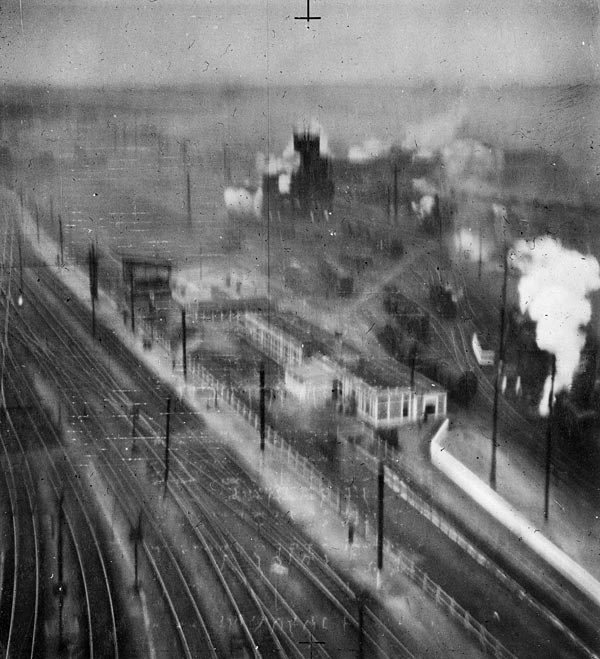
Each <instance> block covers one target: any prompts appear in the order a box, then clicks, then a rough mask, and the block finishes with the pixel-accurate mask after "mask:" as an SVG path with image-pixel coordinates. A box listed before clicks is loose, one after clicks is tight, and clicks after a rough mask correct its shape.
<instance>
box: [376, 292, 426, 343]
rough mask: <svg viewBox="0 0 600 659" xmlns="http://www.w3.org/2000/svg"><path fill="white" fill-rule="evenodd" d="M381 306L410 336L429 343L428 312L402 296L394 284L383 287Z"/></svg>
mask: <svg viewBox="0 0 600 659" xmlns="http://www.w3.org/2000/svg"><path fill="white" fill-rule="evenodd" d="M383 308H384V309H385V310H386V311H387V313H388V314H390V316H393V318H394V320H395V321H396V323H397V324H398V326H399V327H400V328H401V329H402V330H404V331H405V332H407V333H408V334H409V335H410V336H411V337H412V338H414V339H416V340H417V341H419V342H421V343H426V344H428V343H429V338H430V335H429V314H428V313H427V312H426V311H424V310H423V309H422V308H421V307H419V306H418V305H417V304H416V303H415V302H413V301H412V300H410V299H409V298H407V297H406V296H404V295H403V294H402V293H401V292H400V291H399V290H398V288H397V287H396V286H394V285H389V286H386V287H385V288H384V292H383Z"/></svg>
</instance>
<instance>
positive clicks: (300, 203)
mask: <svg viewBox="0 0 600 659" xmlns="http://www.w3.org/2000/svg"><path fill="white" fill-rule="evenodd" d="M293 139H294V152H295V153H297V154H298V157H299V164H298V166H297V167H296V168H295V169H294V170H293V171H292V172H291V174H290V173H288V172H276V173H273V172H266V173H265V174H264V175H263V185H262V187H263V195H264V197H263V214H264V215H265V217H268V214H269V213H278V214H279V215H281V214H284V215H285V216H289V215H290V213H291V214H293V215H294V216H297V215H300V216H304V217H310V218H311V219H312V221H315V219H318V220H320V219H322V218H323V216H324V214H327V213H328V212H329V211H331V210H332V207H333V195H334V183H333V178H332V168H331V160H330V159H329V158H327V157H325V156H323V155H322V154H321V136H320V134H319V131H315V130H307V131H306V130H305V131H304V132H302V133H300V132H296V131H294V135H293Z"/></svg>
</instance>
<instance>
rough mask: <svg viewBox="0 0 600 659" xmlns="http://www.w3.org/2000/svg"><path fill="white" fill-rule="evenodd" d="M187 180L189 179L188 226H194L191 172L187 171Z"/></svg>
mask: <svg viewBox="0 0 600 659" xmlns="http://www.w3.org/2000/svg"><path fill="white" fill-rule="evenodd" d="M186 180H187V220H188V226H189V227H191V226H192V191H191V188H190V173H189V172H187V174H186Z"/></svg>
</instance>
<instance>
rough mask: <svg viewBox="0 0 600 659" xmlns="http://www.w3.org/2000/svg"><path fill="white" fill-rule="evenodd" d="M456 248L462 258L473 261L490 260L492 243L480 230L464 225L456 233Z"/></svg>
mask: <svg viewBox="0 0 600 659" xmlns="http://www.w3.org/2000/svg"><path fill="white" fill-rule="evenodd" d="M454 249H455V250H456V253H457V254H458V255H459V256H460V258H462V259H464V260H465V261H471V262H473V263H477V262H479V259H480V258H481V261H482V262H483V263H487V262H488V261H489V260H490V251H491V250H490V245H489V244H488V242H487V240H484V238H483V236H482V235H481V234H480V232H479V231H478V230H475V231H474V230H472V229H471V228H470V227H462V228H461V229H459V230H458V231H457V232H456V233H455V234H454Z"/></svg>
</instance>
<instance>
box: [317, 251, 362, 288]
mask: <svg viewBox="0 0 600 659" xmlns="http://www.w3.org/2000/svg"><path fill="white" fill-rule="evenodd" d="M319 271H320V274H321V278H322V279H323V283H324V284H325V290H326V291H327V293H329V294H331V293H333V294H334V295H338V296H339V297H350V296H351V295H352V293H353V292H354V278H353V277H352V275H351V274H350V273H349V272H348V270H346V268H343V267H342V266H341V265H339V264H337V263H335V262H334V261H332V260H331V259H330V258H327V257H326V258H323V259H321V261H320V263H319Z"/></svg>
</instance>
